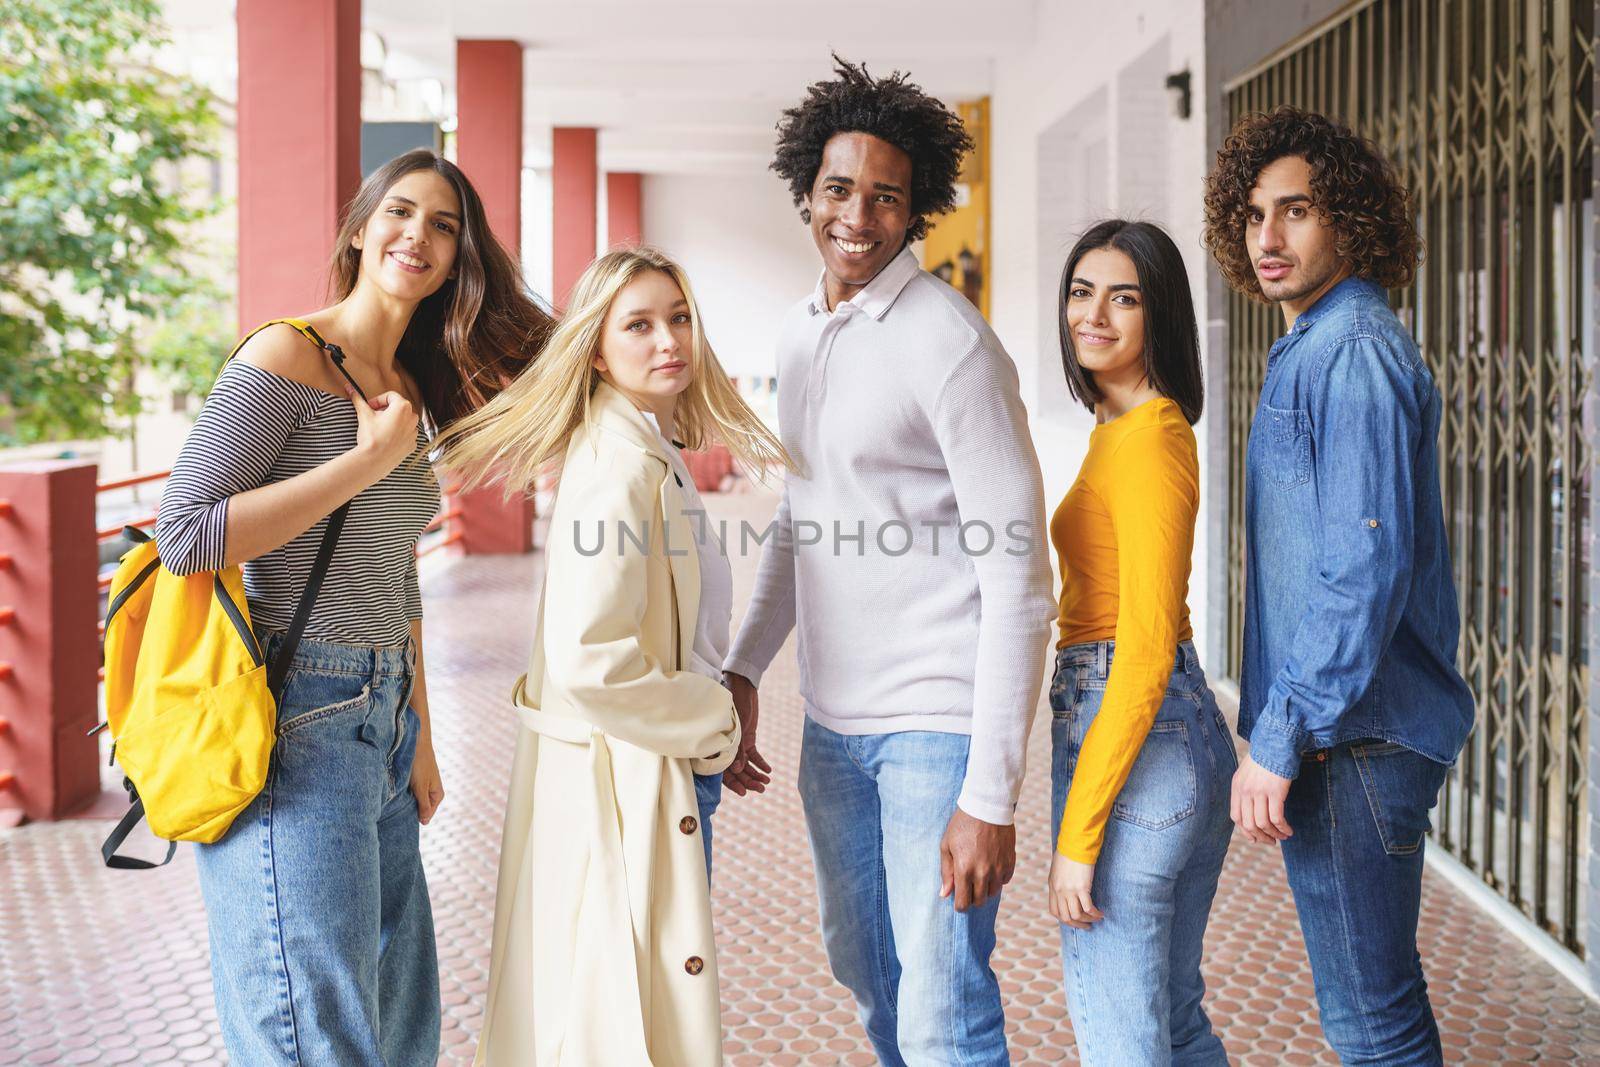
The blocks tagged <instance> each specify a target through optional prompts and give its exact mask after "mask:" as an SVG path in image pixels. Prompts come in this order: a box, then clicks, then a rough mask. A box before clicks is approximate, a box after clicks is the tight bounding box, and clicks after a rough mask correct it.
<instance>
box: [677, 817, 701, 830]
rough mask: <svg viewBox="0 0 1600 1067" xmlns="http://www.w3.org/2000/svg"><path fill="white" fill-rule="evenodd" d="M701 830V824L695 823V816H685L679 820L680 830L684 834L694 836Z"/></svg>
mask: <svg viewBox="0 0 1600 1067" xmlns="http://www.w3.org/2000/svg"><path fill="white" fill-rule="evenodd" d="M699 828H700V824H699V823H698V822H696V821H695V817H694V816H693V815H685V816H684V817H683V818H681V819H679V820H678V829H679V830H680V831H681V832H683V833H686V834H692V833H694V832H695V831H696V830H698V829H699Z"/></svg>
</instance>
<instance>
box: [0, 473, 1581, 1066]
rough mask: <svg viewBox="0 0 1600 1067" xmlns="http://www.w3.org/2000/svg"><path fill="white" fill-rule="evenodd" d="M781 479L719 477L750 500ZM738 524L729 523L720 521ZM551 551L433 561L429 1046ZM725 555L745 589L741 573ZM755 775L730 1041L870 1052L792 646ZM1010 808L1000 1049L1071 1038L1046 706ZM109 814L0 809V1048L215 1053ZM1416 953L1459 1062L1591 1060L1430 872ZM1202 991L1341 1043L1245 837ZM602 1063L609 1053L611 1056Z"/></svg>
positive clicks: (770, 689) (797, 1054) (197, 1058)
mask: <svg viewBox="0 0 1600 1067" xmlns="http://www.w3.org/2000/svg"><path fill="white" fill-rule="evenodd" d="M772 503H773V501H772V498H771V497H769V496H766V495H762V494H753V495H740V496H726V497H714V498H712V502H711V507H712V509H713V510H714V511H716V512H719V513H723V514H726V515H728V516H729V517H730V519H732V520H734V521H735V522H737V521H738V519H740V518H747V519H749V520H750V521H751V522H753V523H759V522H764V521H765V519H766V517H767V516H768V515H769V514H770V512H771V507H772ZM734 540H735V542H737V538H735V539H734ZM540 562H541V558H540V557H538V556H532V557H524V558H512V559H507V558H498V559H496V558H488V559H471V560H457V561H452V562H448V563H443V564H441V565H440V566H438V567H435V568H433V569H431V571H430V572H429V573H428V575H427V576H426V577H425V579H424V593H425V595H426V598H427V610H428V624H427V632H428V635H429V637H428V681H429V689H430V692H431V696H432V703H433V706H434V709H435V710H434V715H435V720H436V723H437V726H436V731H437V735H438V748H439V755H440V761H441V764H442V766H443V773H444V779H445V787H446V790H447V797H446V800H445V804H444V807H443V809H442V810H441V812H440V814H439V816H438V818H437V819H436V820H435V821H434V823H433V824H432V825H431V826H429V827H428V828H427V829H426V830H425V831H424V834H423V841H424V851H425V854H426V859H427V865H428V873H429V879H430V882H431V885H432V893H433V905H434V914H435V916H436V920H437V925H438V936H439V952H440V960H441V966H442V970H443V998H444V1010H445V1034H444V1042H445V1050H444V1055H443V1062H445V1063H451V1064H466V1063H468V1062H470V1060H471V1054H472V1046H473V1039H474V1035H475V1034H476V1032H477V1029H478V1026H479V1021H480V1019H481V1010H480V1001H481V999H482V996H483V993H484V989H485V986H486V969H487V965H488V938H489V930H490V926H491V922H492V916H493V906H494V904H493V885H494V874H495V858H496V853H497V851H498V846H499V827H500V820H501V806H502V803H503V797H504V788H505V779H506V774H507V770H508V765H509V758H510V744H509V741H510V739H511V737H512V720H511V717H510V716H509V715H507V714H505V712H504V711H503V707H504V702H505V698H506V697H507V695H508V694H509V692H510V687H511V681H512V679H513V677H514V676H515V675H516V674H518V673H520V672H521V670H522V661H523V658H524V655H525V652H526V648H527V643H528V640H529V635H530V633H531V627H530V622H531V616H532V612H533V605H534V595H533V589H534V585H535V582H536V580H537V576H538V568H539V566H540ZM753 563H754V561H753V559H746V560H742V561H741V562H740V563H739V564H738V565H737V567H736V583H737V596H736V602H739V603H742V602H743V600H744V597H745V594H746V592H747V590H748V587H749V583H750V581H751V579H752V577H753V573H754V565H753ZM762 700H763V713H762V720H761V737H762V749H763V751H764V752H765V753H766V754H767V755H768V756H769V758H771V760H772V762H773V764H774V766H775V767H776V768H777V772H778V777H777V781H776V782H775V783H774V787H773V789H772V790H771V792H769V793H768V794H767V795H765V796H762V797H756V798H746V799H743V800H741V799H739V798H737V797H733V796H731V795H729V796H727V797H726V799H725V801H724V804H723V807H722V810H721V812H720V813H719V814H718V816H717V836H716V840H717V880H716V905H715V910H716V914H717V916H718V927H719V930H718V944H719V949H720V952H721V954H722V955H721V967H722V976H723V1001H724V1013H723V1024H724V1027H725V1030H726V1044H725V1047H726V1050H727V1054H728V1060H729V1062H730V1063H732V1064H735V1065H737V1067H744V1065H747V1064H772V1065H781V1064H811V1063H815V1064H840V1063H844V1064H870V1063H872V1062H873V1059H874V1058H873V1056H872V1054H871V1052H870V1051H869V1048H868V1045H867V1043H866V1039H865V1036H864V1035H863V1033H862V1030H861V1027H860V1025H859V1024H858V1023H857V1021H856V1016H855V1010H854V1006H853V1005H852V1004H851V1002H850V1001H849V999H848V997H847V995H846V994H845V992H844V990H843V989H841V988H840V987H839V986H838V985H836V984H834V982H833V981H832V980H831V978H830V977H829V974H828V968H827V963H826V960H825V959H824V957H823V952H822V946H821V943H820V940H819V937H818V932H817V915H816V900H815V892H814V888H813V885H812V873H811V858H810V852H809V848H808V846H807V844H806V838H805V830H804V825H803V822H802V819H801V815H800V809H799V799H798V797H797V795H796V793H795V790H794V785H793V782H794V771H795V767H796V764H797V761H798V758H799V736H800V730H799V726H800V706H799V697H798V695H797V693H796V691H795V670H794V664H793V658H792V655H784V656H781V657H780V659H779V663H778V665H777V666H775V668H774V669H773V671H772V672H771V673H770V674H769V675H768V680H767V681H766V683H765V685H764V687H763V690H762ZM1029 762H1030V766H1031V767H1032V768H1033V774H1032V776H1031V777H1030V778H1029V781H1028V787H1027V790H1026V794H1025V797H1024V799H1023V802H1022V806H1021V809H1020V811H1019V820H1020V839H1019V842H1018V844H1019V853H1020V855H1021V863H1020V864H1019V867H1018V870H1017V876H1016V879H1015V881H1014V882H1013V883H1012V885H1011V886H1010V888H1009V889H1008V890H1007V892H1006V896H1005V902H1004V905H1003V906H1002V909H1001V915H1000V932H999V939H1000V948H999V950H998V952H997V953H996V961H995V966H996V969H997V971H998V972H999V974H1000V980H1001V984H1002V986H1003V988H1004V990H1005V994H1006V1013H1007V1017H1008V1020H1009V1026H1008V1029H1009V1031H1010V1034H1011V1047H1012V1058H1013V1060H1015V1061H1016V1062H1019V1063H1055V1062H1064V1061H1076V1059H1077V1054H1076V1050H1075V1049H1074V1047H1073V1042H1072V1033H1071V1030H1070V1027H1069V1026H1068V1023H1067V1018H1066V1007H1065V1003H1064V1001H1063V998H1062V993H1061V986H1060V981H1059V974H1058V963H1057V957H1056V929H1055V926H1054V924H1053V923H1052V921H1051V920H1050V918H1049V916H1048V914H1047V913H1046V911H1045V907H1044V896H1043V882H1044V876H1045V871H1046V869H1047V863H1048V857H1049V848H1050V844H1049V830H1048V827H1047V825H1046V811H1045V809H1046V806H1047V803H1048V794H1049V787H1048V782H1047V781H1046V778H1045V774H1044V771H1043V770H1042V769H1043V768H1046V767H1048V765H1049V760H1048V731H1047V730H1036V731H1035V732H1034V744H1033V749H1032V753H1031V759H1030V761H1029ZM104 831H105V825H104V824H102V823H90V822H63V823H54V824H45V825H36V826H28V827H24V828H22V829H20V830H15V831H3V832H0V1064H41V1065H42V1064H78V1063H107V1064H109V1063H132V1064H141V1065H142V1064H161V1063H221V1062H224V1060H225V1056H224V1053H223V1052H222V1045H221V1041H220V1039H219V1038H218V1037H217V1035H216V1012H215V1008H214V1006H213V1003H212V997H211V985H210V981H209V978H208V975H207V968H206V936H205V926H204V917H203V915H202V914H201V911H200V903H199V892H198V889H197V887H196V885H195V878H194V869H193V863H192V860H191V858H190V855H189V851H188V850H187V849H183V850H180V858H179V859H178V860H177V861H175V862H174V863H173V864H172V866H170V867H168V868H166V869H164V870H162V871H158V872H153V873H145V872H112V871H106V870H104V869H102V868H101V867H100V863H99V857H98V855H97V852H96V846H97V845H98V842H99V840H100V837H101V836H102V834H103V833H104ZM1424 909H1425V913H1424V918H1423V930H1422V943H1423V957H1424V961H1425V963H1426V965H1427V967H1428V971H1429V976H1430V979H1431V992H1432V996H1433V1001H1434V1005H1435V1007H1436V1009H1437V1011H1438V1014H1439V1018H1440V1025H1441V1027H1442V1029H1443V1032H1444V1040H1445V1043H1446V1048H1447V1053H1448V1058H1449V1059H1450V1060H1451V1062H1470V1063H1502V1062H1508V1061H1514V1062H1526V1061H1533V1060H1551V1061H1584V1062H1590V1063H1595V1062H1600V1005H1597V1004H1595V1003H1594V1002H1592V1001H1590V1000H1588V999H1587V998H1585V997H1584V996H1583V995H1581V994H1580V993H1578V992H1577V991H1576V990H1575V989H1574V988H1573V987H1572V986H1571V985H1569V984H1568V983H1566V982H1565V981H1564V980H1563V979H1562V978H1561V977H1559V976H1558V975H1557V974H1556V973H1555V971H1553V970H1552V969H1551V968H1550V967H1549V966H1548V965H1546V964H1545V963H1543V962H1542V961H1541V960H1539V959H1538V958H1537V957H1536V956H1535V955H1534V954H1533V953H1531V952H1529V951H1528V950H1527V949H1525V948H1524V947H1523V946H1522V945H1521V944H1520V943H1519V942H1517V941H1516V940H1515V939H1513V938H1512V937H1510V936H1509V935H1507V934H1506V933H1504V932H1503V931H1502V929H1501V928H1500V927H1499V926H1498V925H1497V924H1495V923H1494V922H1493V921H1492V920H1490V919H1488V918H1487V917H1486V916H1484V915H1483V914H1482V913H1481V912H1479V911H1478V910H1477V909H1476V908H1475V907H1474V906H1473V905H1472V904H1470V903H1468V902H1467V901H1466V900H1465V899H1464V898H1463V897H1462V896H1461V895H1460V894H1459V893H1457V892H1456V891H1455V890H1453V889H1452V888H1450V887H1449V886H1447V885H1446V884H1444V883H1443V882H1442V881H1441V880H1439V879H1437V878H1435V877H1433V876H1432V875H1430V876H1429V878H1428V881H1427V886H1426V892H1425V900H1424ZM1206 973H1207V976H1208V979H1209V981H1210V985H1211V989H1210V993H1209V996H1208V1006H1209V1009H1210V1011H1211V1015H1212V1019H1213V1020H1214V1021H1215V1023H1216V1025H1217V1026H1218V1027H1219V1028H1220V1030H1221V1032H1222V1034H1223V1035H1224V1040H1225V1041H1226V1042H1227V1046H1228V1049H1229V1051H1230V1053H1231V1054H1232V1055H1233V1057H1234V1059H1235V1060H1236V1061H1237V1062H1239V1063H1242V1064H1249V1065H1254V1064H1262V1065H1268V1064H1280V1063H1291V1064H1292V1063H1305V1064H1310V1063H1332V1062H1336V1061H1335V1059H1334V1057H1333V1055H1332V1053H1331V1052H1330V1051H1329V1050H1328V1048H1327V1046H1326V1045H1325V1044H1324V1043H1323V1041H1322V1038H1321V1035H1320V1033H1319V1030H1318V1027H1317V1021H1316V1012H1315V1007H1314V1003H1313V1000H1312V992H1311V980H1310V975H1309V973H1308V971H1307V968H1306V964H1305V958H1304V953H1303V949H1302V947H1301V944H1300V938H1299V933H1298V930H1297V928H1296V925H1295V919H1294V911H1293V908H1292V906H1291V903H1290V899H1289V892H1288V888H1287V886H1286V884H1285V882H1284V878H1283V869H1282V864H1281V863H1280V862H1279V860H1278V857H1277V855H1276V853H1275V852H1274V851H1271V850H1268V849H1266V848H1262V847H1257V846H1251V845H1249V844H1247V843H1245V842H1243V841H1242V840H1239V839H1236V840H1235V843H1234V848H1233V852H1232V854H1231V855H1230V857H1229V860H1228V866H1227V869H1226V870H1225V871H1224V873H1223V884H1222V888H1221V893H1220V896H1219V900H1218V909H1217V913H1216V915H1215V917H1214V918H1213V920H1212V923H1211V928H1210V935H1209V951H1208V954H1207V960H1206ZM608 1067H609V1065H608Z"/></svg>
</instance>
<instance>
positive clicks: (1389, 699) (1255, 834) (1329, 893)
mask: <svg viewBox="0 0 1600 1067" xmlns="http://www.w3.org/2000/svg"><path fill="white" fill-rule="evenodd" d="M1205 236H1206V243H1207V245H1209V246H1210V249H1211V252H1212V255H1213V256H1215V257H1216V260H1217V263H1218V265H1219V266H1220V267H1221V268H1222V272H1223V273H1224V274H1225V275H1226V276H1227V278H1228V280H1229V282H1230V283H1232V285H1233V286H1234V287H1235V288H1237V289H1239V290H1241V291H1243V292H1246V293H1248V294H1250V295H1251V296H1253V297H1255V298H1257V299H1260V300H1264V301H1269V302H1272V303H1276V304H1277V305H1278V306H1279V307H1280V308H1281V309H1282V310H1283V317H1284V321H1285V324H1286V326H1287V328H1288V332H1287V333H1286V334H1285V335H1284V336H1283V337H1281V338H1279V339H1278V341H1277V342H1275V343H1274V344H1273V346H1272V350H1271V352H1270V353H1269V354H1268V356H1267V371H1266V379H1265V381H1264V382H1263V383H1262V387H1261V398H1260V403H1259V405H1258V407H1257V408H1256V416H1255V423H1254V425H1252V427H1251V429H1250V441H1249V446H1248V452H1247V455H1246V460H1245V466H1246V472H1245V523H1246V550H1245V558H1246V564H1245V568H1246V570H1245V573H1246V579H1245V620H1244V664H1243V671H1242V674H1241V677H1240V686H1239V732H1240V733H1241V734H1242V735H1244V736H1245V737H1247V738H1249V740H1250V754H1249V757H1248V758H1247V759H1246V760H1245V762H1244V765H1243V766H1242V767H1240V768H1239V771H1238V773H1237V774H1236V775H1235V776H1234V781H1233V798H1232V807H1233V818H1234V821H1235V822H1236V823H1238V825H1239V827H1240V829H1241V830H1242V831H1243V832H1244V834H1245V836H1246V837H1247V838H1249V839H1250V840H1252V841H1257V842H1264V843H1272V842H1278V843H1281V845H1282V849H1283V859H1284V864H1285V866H1286V867H1287V869H1288V873H1289V885H1290V887H1291V888H1292V889H1293V891H1294V897H1295V904H1296V906H1297V908H1298V910H1299V913H1300V926H1301V930H1302V931H1303V932H1304V934H1305V942H1306V950H1307V952H1308V953H1309V955H1310V957H1311V970H1312V975H1313V977H1314V978H1315V982H1316V990H1317V1003H1318V1005H1319V1007H1320V1008H1321V1012H1322V1026H1323V1031H1324V1032H1325V1033H1326V1035H1327V1037H1328V1041H1329V1043H1331V1044H1332V1045H1333V1047H1334V1049H1335V1050H1336V1051H1337V1052H1338V1053H1339V1056H1340V1059H1342V1060H1343V1061H1344V1062H1346V1063H1385V1064H1436V1063H1440V1062H1441V1052H1440V1044H1439V1031H1438V1027H1437V1025H1436V1024H1435V1022H1434V1017H1433V1011H1432V1008H1431V1007H1430V1006H1429V1003H1428V993H1427V984H1426V982H1425V981H1424V979H1423V974H1422V962H1421V960H1420V959H1419V957H1418V955H1417V913H1418V909H1419V906H1420V903H1421V892H1422V849H1423V840H1424V835H1425V834H1426V833H1427V831H1428V812H1429V810H1430V809H1432V807H1433V805H1434V804H1435V803H1436V801H1437V799H1438V795H1439V789H1440V787H1441V785H1442V784H1443V783H1444V778H1445V772H1446V769H1447V768H1448V767H1449V765H1450V764H1451V763H1453V762H1454V761H1455V759H1456V756H1457V755H1458V754H1459V753H1460V751H1461V747H1462V745H1463V744H1465V742H1466V737H1467V733H1468V731H1469V730H1470V729H1471V727H1472V718H1473V705H1472V694H1471V691H1470V690H1469V689H1468V688H1467V685H1466V682H1465V681H1464V680H1463V679H1462V677H1461V675H1460V673H1459V672H1458V671H1457V670H1456V666H1455V655H1456V639H1457V635H1458V632H1459V630H1460V619H1459V617H1458V615H1457V611H1456V592H1455V584H1454V582H1453V580H1452V578H1451V571H1450V557H1449V545H1448V544H1447V543H1446V540H1445V529H1444V509H1443V505H1442V503H1441V500H1440V494H1439V476H1438V462H1439V461H1438V444H1437V438H1438V433H1439V412H1440V401H1439V391H1438V389H1437V388H1436V387H1435V386H1434V382H1433V377H1432V375H1431V374H1430V373H1429V371H1428V368H1427V365H1426V364H1425V363H1424V362H1423V360H1422V356H1421V354H1420V352H1419V351H1418V350H1417V345H1416V342H1415V341H1414V340H1412V338H1411V336H1410V334H1408V333H1407V332H1406V330H1405V327H1403V326H1402V325H1401V323H1400V321H1399V319H1398V318H1396V317H1395V314H1394V312H1393V311H1391V310H1390V308H1389V303H1388V300H1387V299H1386V297H1385V294H1384V290H1385V289H1386V288H1398V287H1400V286H1404V285H1406V284H1408V283H1409V282H1410V280H1411V277H1412V275H1413V273H1414V272H1415V269H1416V263H1417V258H1418V255H1419V252H1420V248H1419V241H1418V238H1417V234H1416V231H1415V230H1414V229H1413V227H1412V224H1411V219H1410V215H1409V212H1408V208H1407V196H1406V191H1405V189H1404V187H1403V186H1402V185H1401V184H1400V182H1399V180H1398V178H1397V177H1396V175H1395V173H1394V170H1393V168H1392V167H1391V166H1390V165H1389V163H1388V162H1387V161H1386V160H1385V159H1384V158H1383V157H1382V156H1381V155H1380V154H1379V153H1378V151H1377V150H1376V149H1375V148H1374V147H1373V146H1372V145H1371V144H1370V143H1368V142H1367V141H1365V140H1363V139H1361V138H1360V137H1358V136H1356V135H1355V134H1354V133H1352V132H1351V131H1350V130H1348V129H1346V128H1345V127H1343V126H1340V125H1338V124H1337V123H1334V122H1331V121H1329V120H1328V119H1326V118H1323V117H1322V116H1320V115H1315V114H1311V113H1308V112H1305V111H1301V110H1298V109H1295V108H1288V107H1284V108H1279V109H1278V110H1276V111H1274V112H1272V113H1270V114H1254V115H1249V116H1246V117H1245V118H1244V119H1242V120H1241V121H1240V122H1239V124H1238V125H1237V126H1235V127H1234V129H1233V132H1232V134H1231V135H1230V136H1229V137H1228V140H1227V142H1226V143H1225V144H1224V145H1223V147H1222V150H1221V151H1220V152H1219V153H1218V154H1217V165H1216V168H1215V169H1214V170H1213V171H1212V172H1211V175H1210V177H1209V178H1208V179H1207V191H1206V230H1205Z"/></svg>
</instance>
